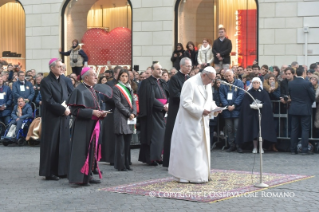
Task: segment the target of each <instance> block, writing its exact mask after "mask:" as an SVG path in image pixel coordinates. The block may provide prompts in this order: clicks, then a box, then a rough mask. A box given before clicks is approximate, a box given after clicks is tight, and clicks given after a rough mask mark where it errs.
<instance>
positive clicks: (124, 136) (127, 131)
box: [113, 69, 136, 171]
mask: <svg viewBox="0 0 319 212" xmlns="http://www.w3.org/2000/svg"><path fill="white" fill-rule="evenodd" d="M117 81H118V83H117V84H116V85H115V86H114V87H113V100H114V103H115V110H114V133H115V136H116V140H115V161H114V168H116V169H117V170H118V171H127V170H132V169H131V168H130V161H131V159H130V155H131V154H130V143H131V139H132V134H133V130H134V129H133V128H134V125H129V124H128V123H127V121H128V119H129V120H133V119H134V118H135V117H136V104H135V101H134V98H133V91H132V88H131V85H130V84H129V74H128V71H127V70H125V69H122V70H121V71H120V73H119V75H118V78H117Z"/></svg>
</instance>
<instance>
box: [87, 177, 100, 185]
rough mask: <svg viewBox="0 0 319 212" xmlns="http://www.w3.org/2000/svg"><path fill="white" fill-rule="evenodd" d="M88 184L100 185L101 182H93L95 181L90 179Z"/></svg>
mask: <svg viewBox="0 0 319 212" xmlns="http://www.w3.org/2000/svg"><path fill="white" fill-rule="evenodd" d="M89 183H90V184H100V183H101V180H95V179H93V178H92V179H91V180H90V181H89Z"/></svg>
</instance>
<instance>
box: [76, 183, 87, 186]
mask: <svg viewBox="0 0 319 212" xmlns="http://www.w3.org/2000/svg"><path fill="white" fill-rule="evenodd" d="M76 185H79V186H90V183H76Z"/></svg>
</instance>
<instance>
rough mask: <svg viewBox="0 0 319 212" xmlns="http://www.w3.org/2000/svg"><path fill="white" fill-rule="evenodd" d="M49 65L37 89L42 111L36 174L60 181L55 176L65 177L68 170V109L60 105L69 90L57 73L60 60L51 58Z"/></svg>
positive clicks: (59, 73) (59, 70) (60, 72)
mask: <svg viewBox="0 0 319 212" xmlns="http://www.w3.org/2000/svg"><path fill="white" fill-rule="evenodd" d="M49 67H50V73H49V75H48V76H47V77H45V78H44V79H43V80H42V81H41V90H40V92H41V96H42V102H43V104H42V107H43V112H42V121H41V124H42V133H41V138H40V139H41V143H40V169H39V175H40V176H45V177H46V179H47V180H59V177H58V176H66V175H67V174H68V170H69V156H70V133H69V116H68V115H69V114H70V110H69V109H67V108H66V107H65V106H66V105H65V106H63V105H62V103H63V102H65V101H66V100H67V99H68V89H67V86H66V83H65V81H64V79H63V78H62V77H61V76H60V75H61V74H62V63H61V60H60V59H58V58H53V59H51V60H50V62H49ZM64 104H65V103H64Z"/></svg>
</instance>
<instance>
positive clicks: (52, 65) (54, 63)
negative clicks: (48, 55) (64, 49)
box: [49, 59, 62, 71]
mask: <svg viewBox="0 0 319 212" xmlns="http://www.w3.org/2000/svg"><path fill="white" fill-rule="evenodd" d="M59 61H60V62H61V61H62V60H61V59H57V60H56V61H54V62H53V63H51V64H50V65H49V70H50V71H51V67H55V65H56V63H57V62H59Z"/></svg>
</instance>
